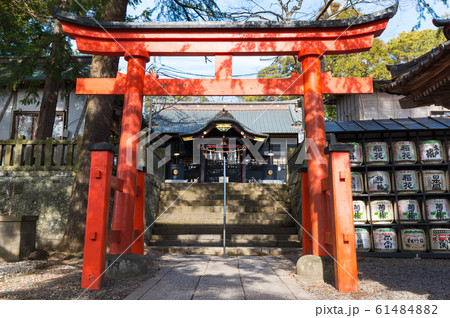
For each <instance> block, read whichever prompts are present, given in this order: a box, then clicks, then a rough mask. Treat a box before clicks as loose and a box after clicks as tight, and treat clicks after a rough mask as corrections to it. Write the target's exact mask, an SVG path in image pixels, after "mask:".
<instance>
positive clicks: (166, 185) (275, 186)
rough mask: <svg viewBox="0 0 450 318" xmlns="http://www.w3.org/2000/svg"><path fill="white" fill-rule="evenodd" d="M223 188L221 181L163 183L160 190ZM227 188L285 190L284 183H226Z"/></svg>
mask: <svg viewBox="0 0 450 318" xmlns="http://www.w3.org/2000/svg"><path fill="white" fill-rule="evenodd" d="M186 188H189V189H202V190H203V189H204V188H210V189H223V183H193V184H192V185H191V183H163V184H161V190H170V189H179V190H181V189H186ZM227 189H231V190H242V189H267V190H269V189H270V190H287V189H288V186H287V185H286V184H258V183H234V182H231V183H227Z"/></svg>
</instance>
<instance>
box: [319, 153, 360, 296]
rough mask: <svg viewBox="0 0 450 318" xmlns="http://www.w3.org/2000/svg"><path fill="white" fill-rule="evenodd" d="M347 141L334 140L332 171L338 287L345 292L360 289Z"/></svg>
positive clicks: (334, 240)
mask: <svg viewBox="0 0 450 318" xmlns="http://www.w3.org/2000/svg"><path fill="white" fill-rule="evenodd" d="M351 149H352V147H351V146H350V145H347V144H331V145H329V146H328V147H327V149H326V152H328V153H329V158H330V159H329V175H330V182H329V186H330V194H331V202H332V203H331V204H332V207H333V213H332V218H331V221H332V232H333V243H334V244H333V245H334V249H333V250H334V258H335V263H334V272H335V281H336V286H335V287H336V288H337V289H338V290H339V292H342V293H351V292H355V293H356V292H358V269H357V264H356V244H355V226H354V223H353V199H352V181H351V172H350V154H349V152H350V151H351Z"/></svg>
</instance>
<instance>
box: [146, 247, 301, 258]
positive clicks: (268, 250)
mask: <svg viewBox="0 0 450 318" xmlns="http://www.w3.org/2000/svg"><path fill="white" fill-rule="evenodd" d="M146 248H148V249H153V250H158V251H162V252H169V253H178V254H195V255H223V248H222V247H211V246H149V247H146ZM300 252H301V249H300V248H293V247H285V248H279V247H228V248H226V255H245V256H256V255H274V256H276V255H285V254H300Z"/></svg>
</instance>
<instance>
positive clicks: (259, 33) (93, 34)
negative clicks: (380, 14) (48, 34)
mask: <svg viewBox="0 0 450 318" xmlns="http://www.w3.org/2000/svg"><path fill="white" fill-rule="evenodd" d="M388 21H389V19H387V18H385V19H380V20H377V21H372V22H368V23H365V24H358V25H353V26H345V27H334V28H327V29H324V28H314V27H302V28H300V27H299V28H290V27H284V28H283V27H277V28H273V29H270V28H251V27H246V28H220V27H216V28H214V27H213V26H212V27H211V28H195V27H189V28H188V27H186V28H177V29H168V28H165V29H162V28H158V26H156V24H155V26H154V27H153V28H150V27H149V28H147V29H144V28H139V29H133V28H128V29H111V28H110V29H108V30H107V31H105V30H104V29H102V28H100V27H96V28H93V27H89V26H83V25H79V24H74V23H70V22H67V21H61V23H62V24H63V30H64V32H65V33H66V34H67V35H68V36H69V37H71V38H73V39H74V38H76V37H80V38H91V39H98V40H102V39H104V40H111V39H112V38H114V39H116V40H127V41H130V40H138V41H141V42H145V41H181V42H185V41H186V39H191V40H198V41H207V40H210V41H212V40H220V41H225V40H228V41H230V40H242V41H248V40H257V39H261V40H264V41H266V40H268V41H270V40H280V39H287V40H295V41H297V40H298V39H305V38H306V39H311V38H314V39H335V38H337V37H344V38H345V37H355V36H356V37H358V36H361V35H366V34H373V35H375V36H380V35H381V33H382V32H383V31H384V29H385V28H386V26H387V23H388Z"/></svg>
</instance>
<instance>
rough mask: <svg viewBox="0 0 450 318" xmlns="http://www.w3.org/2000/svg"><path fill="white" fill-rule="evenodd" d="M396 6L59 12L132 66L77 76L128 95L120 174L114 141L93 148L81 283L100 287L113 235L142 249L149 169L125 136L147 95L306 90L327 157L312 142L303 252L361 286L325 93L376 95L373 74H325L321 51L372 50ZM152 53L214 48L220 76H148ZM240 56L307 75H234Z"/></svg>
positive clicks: (91, 45)
mask: <svg viewBox="0 0 450 318" xmlns="http://www.w3.org/2000/svg"><path fill="white" fill-rule="evenodd" d="M396 11H397V5H395V6H393V7H390V8H388V9H386V10H383V11H379V12H377V13H374V14H371V15H366V16H362V17H359V18H354V19H348V20H334V21H314V22H310V21H297V22H283V23H278V22H190V23H125V22H97V21H94V20H92V19H87V18H82V17H77V16H74V15H71V14H67V13H64V12H61V11H55V12H54V15H55V17H56V18H57V19H58V20H60V21H61V23H62V26H63V30H64V32H65V33H66V34H67V35H68V36H69V37H70V38H72V39H75V40H76V44H77V48H78V50H79V51H80V52H81V53H87V54H96V55H107V56H124V57H125V60H126V61H128V67H127V74H121V73H118V74H117V77H116V78H101V79H99V78H80V79H78V81H77V90H76V92H77V94H98V95H110V94H123V95H125V101H124V109H123V119H122V130H121V137H120V146H119V161H118V170H117V177H113V176H112V175H111V166H112V154H111V152H110V151H108V148H107V147H105V146H104V145H94V146H93V147H92V148H91V149H92V150H93V152H92V162H91V176H90V188H89V202H88V211H87V220H86V238H85V254H84V263H83V275H82V287H83V288H87V289H99V288H100V287H101V284H102V277H103V272H104V269H105V259H106V247H107V244H108V243H109V244H110V254H116V255H119V254H122V253H123V254H128V253H131V252H133V253H140V254H142V253H143V240H142V239H140V240H136V241H134V240H135V239H136V238H138V237H139V236H140V235H141V234H142V231H143V212H142V210H143V193H144V190H143V189H144V186H145V183H144V178H143V174H140V175H138V172H137V163H136V148H135V147H134V144H130V143H128V142H127V141H129V140H130V138H132V137H133V136H134V135H135V134H137V133H138V132H139V130H140V128H141V116H142V103H143V96H144V95H171V96H176V95H179V96H181V95H183V96H199V95H200V96H201V95H203V96H214V95H215V96H246V95H247V96H248V95H304V105H305V106H304V112H305V123H304V124H305V131H306V138H307V140H310V141H311V142H312V143H314V144H315V145H316V146H317V149H318V152H319V153H320V156H318V157H315V156H314V152H313V151H311V148H310V147H308V151H307V153H308V156H309V159H308V172H307V173H304V174H303V177H302V180H303V186H305V187H304V192H303V203H304V205H303V226H304V233H305V234H304V246H303V254H313V255H320V256H325V255H334V257H335V274H336V287H337V288H338V289H339V291H342V292H356V291H358V283H357V267H356V250H355V235H354V226H353V217H352V196H351V194H352V193H351V192H352V191H351V181H350V163H349V160H350V159H349V154H348V152H346V151H345V149H342V148H339V147H337V149H332V148H333V147H330V149H329V151H330V155H325V147H326V136H325V120H324V112H323V100H322V94H356V93H372V92H373V87H372V79H371V78H333V77H331V74H330V73H324V74H322V73H321V69H320V59H321V57H322V56H323V55H336V54H348V53H356V52H363V51H367V50H369V49H370V48H371V46H372V43H373V38H374V37H377V36H379V35H381V33H382V32H383V31H384V29H385V28H386V26H387V23H388V21H389V19H390V18H391V17H392V16H393V15H394V14H395V13H396ZM149 53H150V54H152V55H153V56H215V79H159V78H157V77H156V76H155V74H150V75H145V65H146V63H147V62H148V61H149ZM240 55H241V56H250V55H256V56H261V55H271V56H274V55H276V56H281V55H298V57H299V59H300V60H301V61H302V69H303V73H302V74H295V73H293V74H292V76H291V78H289V79H234V78H232V57H233V56H240ZM127 153H131V154H132V162H131V165H130V164H127V162H126V161H127V158H126V157H127V156H126V155H127ZM329 163H330V164H329ZM328 176H329V177H328ZM137 183H139V186H138V185H137ZM306 186H307V188H306ZM111 187H112V188H114V189H116V190H117V191H116V194H115V203H114V210H113V220H112V230H111V231H108V228H107V224H108V222H107V220H108V209H109V193H110V189H111ZM337 198H339V201H337ZM328 201H330V202H328ZM330 203H331V204H330ZM309 233H311V234H309ZM310 238H311V239H310Z"/></svg>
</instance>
